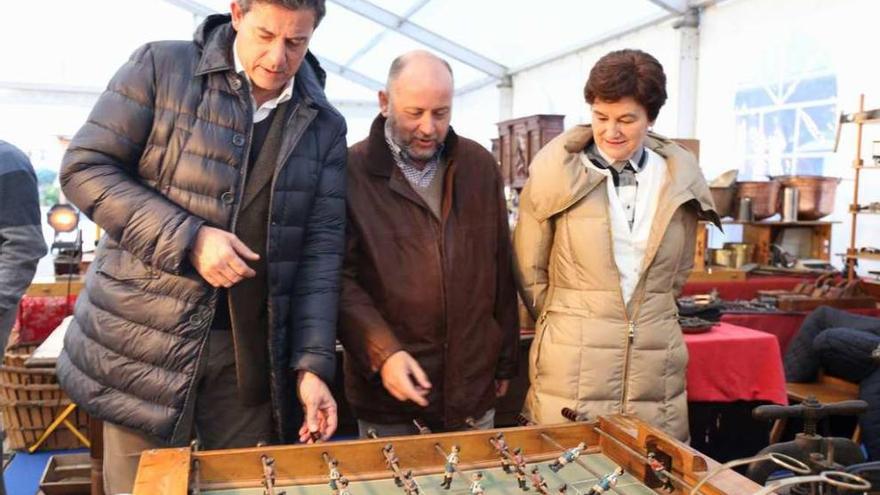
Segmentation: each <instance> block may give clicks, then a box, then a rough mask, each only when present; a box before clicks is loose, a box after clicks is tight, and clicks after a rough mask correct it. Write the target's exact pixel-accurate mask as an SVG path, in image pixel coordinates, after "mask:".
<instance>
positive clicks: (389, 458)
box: [382, 443, 403, 487]
mask: <svg viewBox="0 0 880 495" xmlns="http://www.w3.org/2000/svg"><path fill="white" fill-rule="evenodd" d="M382 455H384V456H385V465H386V466H388V469H390V470H391V472H393V473H394V484H395V485H397V486H400V487H402V486H403V480H401V479H400V464H399V463H400V458H399V457H397V454H396V453H394V447H393V446H392V445H391V444H390V443H388V444H385V446H384V447H382Z"/></svg>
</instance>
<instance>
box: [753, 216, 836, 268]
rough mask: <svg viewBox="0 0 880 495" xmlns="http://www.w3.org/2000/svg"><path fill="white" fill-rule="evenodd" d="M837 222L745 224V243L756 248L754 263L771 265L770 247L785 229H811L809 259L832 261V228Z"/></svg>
mask: <svg viewBox="0 0 880 495" xmlns="http://www.w3.org/2000/svg"><path fill="white" fill-rule="evenodd" d="M834 223H835V222H821V221H819V222H752V223H745V224H743V242H745V243H748V244H752V245H753V246H755V251H754V255H753V257H752V261H753V262H755V263H758V264H759V265H769V264H770V259H771V253H770V246H772V245H773V244H774V243H775V242H776V238H777V237H778V236H779V235H780V234H781V233H782V231H783V230H785V229H790V228H807V229H810V230H811V231H812V232H811V235H810V249H809V253H810V254H809V256H807V257H808V258H812V259H817V260H824V261H830V260H831V226H832V225H833V224H834Z"/></svg>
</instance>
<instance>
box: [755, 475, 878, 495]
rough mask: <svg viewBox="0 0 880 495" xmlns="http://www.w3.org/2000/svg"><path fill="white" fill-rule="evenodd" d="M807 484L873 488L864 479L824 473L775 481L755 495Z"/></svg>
mask: <svg viewBox="0 0 880 495" xmlns="http://www.w3.org/2000/svg"><path fill="white" fill-rule="evenodd" d="M806 483H826V484H828V485H831V486H833V487H836V488H841V489H843V490H855V491H860V492H863V491H865V490H869V489H870V488H871V484H870V483H868V482H867V481H866V480H865V479H864V478H862V477H859V476H856V475H854V474H849V473H846V472H843V471H823V472H821V473H819V474H816V475H812V476H794V477H791V478H783V479H781V480H778V481H774V482H773V483H770V484H769V485H767V486H765V487H764V488H762V489H760V490H758V491H757V492H755V495H768V494H770V493H774V492H778V491H779V489H780V488H782V487H785V486H793V485H803V484H806Z"/></svg>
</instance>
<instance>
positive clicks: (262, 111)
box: [232, 37, 296, 124]
mask: <svg viewBox="0 0 880 495" xmlns="http://www.w3.org/2000/svg"><path fill="white" fill-rule="evenodd" d="M232 58H233V60H234V61H235V72H238V73H239V74H241V75H242V76H243V77H244V79H245V81H247V82H248V84H250V85H251V88H253V84H252V83H251V78H250V77H248V75H247V71H245V70H244V66H243V65H242V64H241V59H239V58H238V37H236V38H235V41H233V42H232ZM295 79H296V76H294V77H291V78H290V81H288V82H287V86H284V89H283V90H281V94H279V95H278V96H276V97H275V98H272V99H271V100H268V101H265V102H263V104H262V105H260V108H257V101H256V100H254V95H253V92H251V106H252V107H253V108H254V124H256V123H257V122H261V121H262V120H264V119H265V118H266V117H268V116H269V114H270V113H272V110H275V108H276V107H277V106H278V105H280V104H282V103H284V102H285V101H287V100H289V99H291V98H292V97H293V81H294V80H295Z"/></svg>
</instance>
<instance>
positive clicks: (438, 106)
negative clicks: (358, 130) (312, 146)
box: [339, 52, 519, 436]
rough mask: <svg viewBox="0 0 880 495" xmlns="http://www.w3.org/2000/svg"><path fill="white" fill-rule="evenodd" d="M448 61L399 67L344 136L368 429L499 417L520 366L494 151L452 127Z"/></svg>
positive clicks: (439, 426) (358, 371)
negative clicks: (360, 122)
mask: <svg viewBox="0 0 880 495" xmlns="http://www.w3.org/2000/svg"><path fill="white" fill-rule="evenodd" d="M452 95H453V78H452V71H451V69H450V67H449V65H448V64H447V63H446V62H445V61H443V60H441V59H439V58H437V57H435V56H433V55H431V54H429V53H426V52H411V53H407V54H405V55H402V56H401V57H399V58H398V59H397V60H395V61H394V63H393V64H392V66H391V70H390V71H389V75H388V83H387V86H386V90H385V91H380V92H379V104H380V107H381V115H380V116H378V117H377V118H376V120H375V121H374V122H373V125H372V128H371V130H370V135H369V137H367V139H365V140H364V141H361V142H359V143H357V144H355V145H354V146H352V147H351V148H350V149H349V162H348V177H347V178H348V191H347V199H348V215H349V224H348V232H347V239H346V254H345V261H344V267H343V290H342V300H341V302H340V308H341V312H340V322H339V338H340V340H341V341H342V343H343V346H344V347H345V383H346V396H347V398H348V401H349V402H350V404H351V405H352V408H353V409H354V414H355V417H357V418H358V427H359V428H360V431H361V435H365V434H366V431H367V429H369V428H374V429H375V430H376V431H377V432H378V434H379V435H382V436H390V435H401V434H414V433H417V429H416V427H415V426H414V425H413V423H412V420H413V419H417V418H418V419H422V420H424V421H425V422H426V423H427V424H428V426H430V427H431V428H432V429H433V430H455V429H462V428H464V427H466V424H467V422H468V421H467V420H468V419H469V418H470V419H473V420H474V422H475V423H476V424H477V426H478V427H483V428H490V427H492V426H493V424H494V412H495V411H494V406H495V399H496V397H500V396H502V395H504V394H505V393H506V391H507V387H508V381H509V379H510V378H511V377H513V376H514V374H515V373H516V365H517V350H518V342H517V339H518V332H519V328H518V327H519V325H518V321H517V310H516V296H515V289H514V283H513V276H512V270H511V248H510V238H509V237H510V234H509V230H508V225H507V210H506V207H505V202H504V196H503V189H502V182H501V177H500V174H499V171H498V168H497V166H496V164H495V160H494V158H493V157H492V155H491V154H489V152H488V151H486V150H485V149H484V148H483V147H481V146H480V145H478V144H477V143H475V142H473V141H471V140H469V139H465V138H463V137H460V136H457V135H456V134H455V132H453V131H452V129H451V128H450V126H449V122H450V118H451V112H452Z"/></svg>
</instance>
